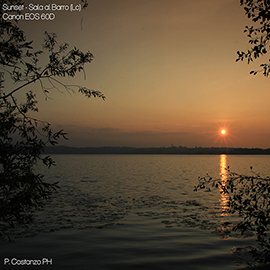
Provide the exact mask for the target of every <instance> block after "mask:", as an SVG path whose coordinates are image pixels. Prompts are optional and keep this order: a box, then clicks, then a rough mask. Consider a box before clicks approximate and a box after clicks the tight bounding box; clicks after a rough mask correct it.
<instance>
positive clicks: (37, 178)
mask: <svg viewBox="0 0 270 270" xmlns="http://www.w3.org/2000/svg"><path fill="white" fill-rule="evenodd" d="M81 2H82V5H83V7H86V6H87V2H86V1H84V0H82V1H81ZM4 3H7V4H9V5H11V4H14V5H15V4H16V5H19V4H23V3H21V2H20V1H16V0H4V1H1V7H2V4H4ZM17 12H18V13H19V12H20V11H17ZM2 14H3V11H2V9H0V16H1V19H0V68H1V70H2V71H1V72H0V233H1V234H4V233H5V231H6V230H8V228H10V226H13V227H14V226H18V225H27V223H29V222H31V221H32V215H31V212H32V211H33V210H34V209H36V208H38V207H42V206H43V205H44V201H45V200H47V199H49V198H50V196H51V195H52V193H53V192H54V191H55V190H56V189H57V188H58V185H57V183H47V182H45V181H44V179H43V178H44V176H43V175H41V174H39V173H38V172H36V171H35V170H34V168H35V165H37V164H38V163H39V162H42V163H43V164H44V165H45V166H47V167H50V166H52V165H54V164H55V163H54V161H53V160H52V158H51V157H50V156H46V157H45V156H43V155H42V153H43V152H44V147H45V146H46V145H48V144H49V145H55V144H57V143H58V139H59V138H64V139H67V137H66V133H64V131H63V130H60V131H58V132H53V131H52V129H51V125H50V124H49V123H48V122H46V121H42V120H39V119H37V118H35V117H33V116H32V115H33V114H34V113H36V112H38V107H37V100H36V96H35V95H34V93H33V92H32V91H26V93H25V95H26V99H25V100H24V101H19V100H18V99H17V98H16V94H17V93H18V92H19V91H21V90H23V89H26V87H27V86H28V85H32V84H34V83H39V86H40V89H41V90H42V91H43V93H44V95H45V97H47V95H48V93H49V92H50V91H51V90H53V89H59V87H62V88H64V89H65V90H66V91H69V92H70V91H72V92H74V91H75V90H78V92H79V93H81V94H83V95H85V96H86V97H87V98H90V97H98V98H102V99H105V96H104V95H103V94H102V93H101V92H99V91H95V90H91V89H88V88H86V87H83V86H79V85H66V84H64V83H63V82H61V81H60V79H61V78H64V77H71V78H73V77H74V76H75V75H76V74H77V73H78V72H84V65H85V64H87V63H91V61H92V60H93V55H92V53H90V52H89V51H88V52H86V53H83V52H82V51H80V50H79V49H77V48H73V49H71V50H69V46H68V44H67V43H64V44H58V42H57V36H56V34H55V33H47V32H45V36H44V42H43V49H42V50H38V51H36V50H34V48H33V47H32V45H33V41H28V40H27V38H26V36H25V33H24V31H23V30H22V29H20V28H19V26H18V23H17V22H11V21H6V20H4V19H2ZM41 55H44V56H46V57H47V63H46V64H43V65H42V64H40V61H39V60H40V57H41ZM6 81H7V82H9V84H8V85H15V86H16V87H15V88H10V87H9V86H5V83H6ZM45 81H47V84H46V85H48V84H49V85H50V87H47V86H45V84H44V82H45ZM10 82H13V84H11V83H10ZM35 85H36V84H35Z"/></svg>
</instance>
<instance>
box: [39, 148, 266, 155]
mask: <svg viewBox="0 0 270 270" xmlns="http://www.w3.org/2000/svg"><path fill="white" fill-rule="evenodd" d="M44 153H45V154H49V155H50V154H69V155H101V154H107V155H109V154H121V155H151V154H152V155H222V154H226V155H270V148H268V149H261V148H227V147H194V148H188V147H182V146H179V147H174V146H173V147H150V148H138V147H110V146H107V147H69V146H54V147H53V146H49V147H46V148H45V152H44Z"/></svg>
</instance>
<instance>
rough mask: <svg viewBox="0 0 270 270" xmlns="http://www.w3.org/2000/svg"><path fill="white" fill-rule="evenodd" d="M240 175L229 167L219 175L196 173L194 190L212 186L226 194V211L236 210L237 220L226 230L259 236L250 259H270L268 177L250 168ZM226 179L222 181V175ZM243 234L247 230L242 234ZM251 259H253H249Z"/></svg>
mask: <svg viewBox="0 0 270 270" xmlns="http://www.w3.org/2000/svg"><path fill="white" fill-rule="evenodd" d="M250 169H251V174H250V175H243V174H238V173H235V172H232V171H231V170H230V168H229V167H228V168H227V169H226V172H225V173H224V174H223V175H220V178H212V177H211V176H210V175H208V174H206V175H205V176H204V177H199V179H198V181H199V183H198V185H197V186H195V187H194V191H198V190H206V191H211V190H213V189H217V190H219V192H220V193H221V194H222V195H225V196H228V203H227V207H228V208H227V210H226V211H227V212H228V213H230V214H237V215H238V216H239V217H241V219H240V221H239V222H237V223H235V224H234V225H233V226H231V228H230V230H228V234H230V233H232V232H239V233H240V234H242V235H243V234H245V233H246V232H251V235H252V234H255V235H256V237H257V240H258V246H257V247H255V246H254V247H252V248H251V249H250V252H251V254H252V256H253V262H259V263H268V262H270V236H269V233H268V232H269V229H270V177H269V176H267V177H262V176H261V175H260V174H259V173H256V172H254V171H253V168H252V166H251V167H250ZM224 178H225V179H226V181H225V182H224V181H222V179H224ZM245 235H246V234H245ZM251 263H252V262H251Z"/></svg>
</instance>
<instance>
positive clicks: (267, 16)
mask: <svg viewBox="0 0 270 270" xmlns="http://www.w3.org/2000/svg"><path fill="white" fill-rule="evenodd" d="M240 4H241V5H242V6H244V10H245V12H246V15H247V17H248V18H250V19H251V20H252V21H253V22H254V23H255V25H254V26H246V28H245V30H244V32H245V33H247V37H248V38H249V44H250V45H251V48H250V49H249V50H247V51H246V52H244V51H238V52H237V54H238V58H237V59H236V61H239V60H241V61H243V60H244V59H247V62H248V64H249V63H250V62H252V61H253V60H254V59H257V58H259V57H262V56H265V55H266V54H267V53H268V49H269V46H268V43H269V39H270V1H269V0H240ZM268 62H269V61H268ZM260 67H261V69H260V70H257V71H254V70H252V71H251V72H250V74H254V75H256V74H257V73H258V72H263V75H264V76H266V77H268V75H269V72H270V64H269V63H263V64H261V65H260Z"/></svg>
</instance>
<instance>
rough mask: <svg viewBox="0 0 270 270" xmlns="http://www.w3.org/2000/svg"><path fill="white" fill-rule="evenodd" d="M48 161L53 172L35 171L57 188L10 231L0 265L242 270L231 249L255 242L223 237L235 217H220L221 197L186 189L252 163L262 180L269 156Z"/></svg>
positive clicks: (64, 157)
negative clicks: (29, 219)
mask: <svg viewBox="0 0 270 270" xmlns="http://www.w3.org/2000/svg"><path fill="white" fill-rule="evenodd" d="M53 157H54V159H55V160H56V162H57V167H54V168H51V169H50V170H48V171H47V170H46V171H43V168H41V170H42V171H43V173H44V174H45V175H46V178H47V180H48V181H53V182H55V181H59V183H60V186H61V189H60V191H59V193H58V194H57V195H55V196H54V199H53V201H52V202H51V203H49V204H48V205H47V206H46V207H45V208H44V210H42V211H39V212H37V213H36V214H35V216H36V224H35V225H33V226H30V227H29V228H27V229H20V230H14V231H13V232H12V236H13V238H14V239H15V243H3V242H1V243H0V250H1V260H2V262H1V261H0V265H1V267H2V266H4V259H5V258H9V259H12V258H15V259H28V260H30V259H32V260H34V259H35V260H42V259H43V258H48V259H49V260H50V259H52V260H53V261H52V266H51V265H48V266H46V265H43V266H38V267H37V266H36V267H37V268H38V269H43V268H44V269H74V268H75V267H77V268H78V269H97V270H99V269H117V270H118V269H185V270H188V269H190V270H196V269H200V270H209V269H210V270H211V269H213V270H214V269H224V270H225V269H226V270H230V269H236V268H239V267H240V266H243V265H244V264H243V262H240V263H238V264H237V263H235V261H236V260H238V261H239V258H238V257H237V256H235V254H234V255H233V254H232V252H231V250H232V248H234V247H235V248H237V247H241V246H245V245H251V244H253V243H254V239H252V238H250V237H248V238H244V239H243V238H239V237H237V235H235V236H230V237H228V235H227V234H226V228H227V226H228V224H231V223H230V222H233V221H234V220H235V219H237V218H236V217H230V216H228V215H227V214H226V212H224V210H226V201H227V198H226V196H221V195H220V194H219V192H218V191H217V192H202V191H200V192H193V189H194V185H196V184H197V179H198V176H203V175H204V174H205V173H209V174H211V175H213V176H216V177H218V176H219V174H220V173H224V172H225V168H226V167H227V166H228V165H229V166H230V168H231V170H232V171H236V172H239V173H249V167H250V166H251V165H252V166H253V168H254V170H255V171H257V172H261V173H262V174H265V175H267V174H268V170H269V161H270V156H226V155H221V156H194V155H56V156H53ZM223 180H224V181H226V179H225V178H223ZM244 260H245V258H244ZM242 261H243V260H242ZM49 264H50V261H49ZM4 267H5V268H6V269H9V268H14V266H7V265H5V266H4ZM19 268H20V269H28V267H26V268H25V267H23V266H20V267H19ZM31 268H35V267H34V266H33V267H31ZM1 269H2V268H1Z"/></svg>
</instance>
